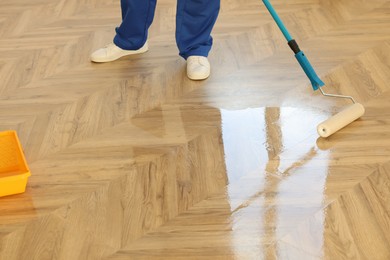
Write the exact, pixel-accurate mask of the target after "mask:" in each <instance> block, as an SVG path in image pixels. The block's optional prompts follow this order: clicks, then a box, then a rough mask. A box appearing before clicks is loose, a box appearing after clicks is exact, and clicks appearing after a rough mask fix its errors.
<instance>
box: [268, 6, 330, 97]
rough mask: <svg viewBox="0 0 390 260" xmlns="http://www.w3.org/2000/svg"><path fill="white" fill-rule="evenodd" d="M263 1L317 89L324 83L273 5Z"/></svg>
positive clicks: (313, 86) (314, 88)
mask: <svg viewBox="0 0 390 260" xmlns="http://www.w3.org/2000/svg"><path fill="white" fill-rule="evenodd" d="M263 3H264V5H265V6H266V7H267V9H268V11H269V13H270V14H271V16H272V18H273V19H274V20H275V22H276V24H277V25H278V27H279V29H280V30H281V31H282V33H283V35H284V37H285V38H286V40H287V42H288V45H289V46H290V48H291V50H292V51H293V52H294V53H295V58H296V59H297V61H298V63H299V65H301V67H302V69H303V71H304V72H305V74H306V76H307V77H308V78H309V80H310V82H311V85H312V88H313V90H317V89H318V88H320V87H322V86H324V85H325V84H324V82H323V81H322V80H321V79H320V77H318V75H317V73H316V72H315V70H314V68H313V66H312V65H311V64H310V62H309V60H308V59H307V57H306V55H305V54H304V53H303V51H301V50H300V49H299V46H298V43H297V42H296V41H295V40H294V39H293V38H292V37H291V35H290V33H289V32H288V30H287V28H286V26H284V23H283V21H282V19H280V17H279V15H278V14H277V12H276V11H275V9H274V7H273V6H272V5H271V3H270V2H269V1H268V0H263Z"/></svg>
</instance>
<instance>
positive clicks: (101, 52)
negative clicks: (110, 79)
mask: <svg viewBox="0 0 390 260" xmlns="http://www.w3.org/2000/svg"><path fill="white" fill-rule="evenodd" d="M147 51H148V42H146V43H145V44H144V46H142V47H141V48H139V49H138V50H131V51H128V50H123V49H121V48H119V47H118V46H116V45H115V44H114V43H110V44H108V45H107V46H105V47H104V48H101V49H98V50H96V51H95V52H93V53H92V54H91V61H93V62H110V61H114V60H117V59H119V58H121V57H123V56H127V55H133V54H139V53H144V52H147Z"/></svg>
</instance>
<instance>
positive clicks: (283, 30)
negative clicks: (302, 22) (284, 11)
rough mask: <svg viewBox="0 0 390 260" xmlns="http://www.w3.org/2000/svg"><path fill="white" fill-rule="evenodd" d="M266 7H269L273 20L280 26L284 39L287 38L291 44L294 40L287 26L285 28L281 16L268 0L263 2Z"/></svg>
mask: <svg viewBox="0 0 390 260" xmlns="http://www.w3.org/2000/svg"><path fill="white" fill-rule="evenodd" d="M263 2H264V4H265V6H266V7H267V9H268V11H269V13H270V14H271V16H272V18H274V20H275V22H276V24H277V25H278V26H279V29H280V30H281V31H282V33H283V35H284V37H286V40H287V41H288V42H289V41H291V40H293V38H292V37H291V35H290V33H289V32H288V30H287V28H286V26H284V24H283V21H282V20H281V19H280V17H279V15H278V14H277V13H276V11H275V9H274V7H273V6H272V5H271V3H270V2H269V1H268V0H263Z"/></svg>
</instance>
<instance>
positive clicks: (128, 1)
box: [114, 0, 220, 59]
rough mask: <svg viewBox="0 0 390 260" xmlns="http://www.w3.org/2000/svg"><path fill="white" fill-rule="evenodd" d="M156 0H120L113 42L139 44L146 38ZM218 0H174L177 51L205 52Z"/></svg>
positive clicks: (133, 46)
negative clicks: (117, 25)
mask: <svg viewBox="0 0 390 260" xmlns="http://www.w3.org/2000/svg"><path fill="white" fill-rule="evenodd" d="M156 1H157V0H121V7H122V24H121V25H120V26H119V27H117V28H116V36H115V38H114V43H115V44H116V45H117V46H119V47H120V48H122V49H125V50H136V49H139V48H141V47H142V46H143V45H144V44H145V42H146V39H147V38H148V29H149V27H150V25H151V24H152V22H153V17H154V11H155V9H156ZM219 8H220V0H177V12H176V35H175V36H176V44H177V47H178V48H179V51H180V52H179V55H180V56H182V57H183V58H184V59H187V57H188V56H193V55H197V56H205V57H207V56H208V53H209V51H210V49H211V46H212V44H213V38H212V37H211V30H212V29H213V26H214V24H215V22H216V20H217V17H218V13H219Z"/></svg>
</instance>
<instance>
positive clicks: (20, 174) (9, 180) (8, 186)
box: [0, 131, 31, 197]
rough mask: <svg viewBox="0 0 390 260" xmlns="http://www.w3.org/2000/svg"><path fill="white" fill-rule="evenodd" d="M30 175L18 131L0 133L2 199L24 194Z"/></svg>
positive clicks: (0, 185)
mask: <svg viewBox="0 0 390 260" xmlns="http://www.w3.org/2000/svg"><path fill="white" fill-rule="evenodd" d="M30 175H31V173H30V170H29V168H28V166H27V163H26V159H25V157H24V154H23V150H22V147H21V145H20V142H19V139H18V136H17V134H16V131H5V132H0V197H2V196H7V195H12V194H19V193H23V192H24V191H25V190H26V185H27V180H28V177H29V176H30Z"/></svg>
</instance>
